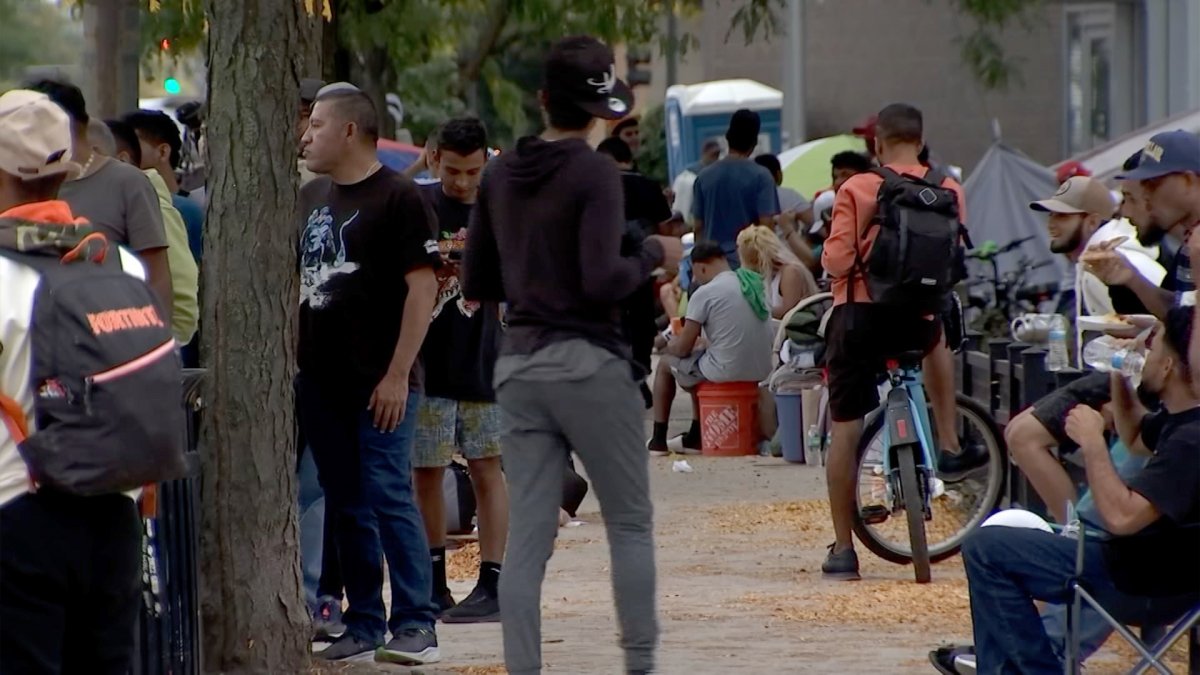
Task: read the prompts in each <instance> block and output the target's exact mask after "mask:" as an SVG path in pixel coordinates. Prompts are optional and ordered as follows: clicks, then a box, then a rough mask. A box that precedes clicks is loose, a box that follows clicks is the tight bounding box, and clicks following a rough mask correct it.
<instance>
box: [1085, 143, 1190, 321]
mask: <svg viewBox="0 0 1200 675" xmlns="http://www.w3.org/2000/svg"><path fill="white" fill-rule="evenodd" d="M1137 158H1138V159H1137V161H1136V162H1134V161H1132V159H1133V158H1131V161H1130V162H1127V163H1126V167H1127V168H1126V169H1125V171H1124V172H1123V174H1122V175H1120V176H1117V180H1119V181H1121V187H1122V190H1128V191H1130V192H1131V193H1132V194H1134V195H1136V197H1137V199H1138V201H1140V202H1142V209H1141V210H1142V212H1143V215H1144V219H1143V220H1142V221H1141V222H1138V221H1135V222H1134V226H1135V227H1136V228H1137V232H1138V239H1139V240H1140V241H1141V242H1142V243H1143V244H1145V245H1148V246H1149V245H1154V244H1157V243H1159V242H1160V241H1161V240H1162V239H1163V238H1164V237H1166V236H1167V235H1168V234H1170V235H1172V236H1173V237H1174V238H1176V239H1177V240H1178V241H1179V242H1181V246H1180V247H1179V250H1178V252H1177V253H1176V254H1175V257H1174V259H1173V260H1172V261H1171V263H1170V265H1169V266H1168V267H1169V272H1168V274H1167V276H1166V278H1165V279H1164V280H1163V282H1162V283H1161V284H1159V285H1155V283H1154V282H1153V281H1151V280H1149V279H1147V278H1145V277H1144V276H1142V275H1141V274H1140V273H1139V271H1138V270H1137V269H1135V268H1134V267H1133V266H1132V265H1130V264H1128V262H1127V261H1126V259H1125V258H1124V257H1123V256H1121V255H1119V254H1117V253H1116V252H1115V251H1113V250H1112V246H1105V245H1100V246H1093V247H1090V248H1089V249H1088V250H1086V251H1084V253H1083V255H1082V256H1080V260H1081V261H1082V262H1083V264H1084V266H1085V268H1086V269H1087V270H1088V271H1089V272H1091V273H1092V274H1095V275H1096V276H1097V277H1098V278H1099V279H1100V280H1101V281H1103V282H1104V283H1106V284H1108V285H1109V286H1124V287H1125V288H1128V289H1130V290H1132V291H1133V292H1134V293H1137V296H1138V298H1140V299H1141V300H1142V302H1143V303H1145V305H1146V308H1147V309H1149V310H1150V313H1151V314H1153V315H1154V316H1156V317H1158V318H1159V319H1160V320H1161V319H1164V318H1165V317H1166V315H1167V312H1168V311H1170V309H1171V308H1172V307H1175V306H1181V305H1188V306H1190V305H1195V304H1196V282H1195V278H1194V276H1193V273H1192V264H1191V260H1190V258H1189V257H1188V242H1189V239H1190V238H1191V236H1192V234H1193V231H1194V230H1195V228H1196V226H1197V225H1200V136H1197V135H1196V134H1193V133H1191V132H1188V131H1183V130H1175V131H1165V132H1162V133H1159V134H1155V135H1154V136H1152V137H1150V141H1149V142H1148V143H1147V144H1146V147H1145V148H1144V149H1143V150H1142V151H1141V152H1140V153H1138V155H1137Z"/></svg>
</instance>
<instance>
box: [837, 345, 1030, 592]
mask: <svg viewBox="0 0 1200 675" xmlns="http://www.w3.org/2000/svg"><path fill="white" fill-rule="evenodd" d="M923 357H924V354H923V353H920V352H911V353H906V354H903V355H901V356H900V357H899V358H897V359H895V360H892V361H889V362H888V367H887V382H888V383H889V384H890V385H891V390H890V391H889V392H888V394H887V399H886V401H885V403H884V404H883V405H882V406H881V407H880V408H879V409H878V410H876V411H875V412H874V413H872V415H871V416H870V417H868V419H867V423H866V426H865V429H864V431H863V437H862V440H861V441H860V442H859V447H858V485H857V489H856V492H857V501H858V504H857V506H858V508H857V510H856V513H855V522H854V531H855V534H856V535H858V538H859V540H861V541H862V543H863V544H864V545H865V546H866V547H867V548H868V549H870V551H871V552H872V553H874V554H875V555H877V556H879V557H881V558H883V559H884V560H887V561H890V562H893V563H897V564H902V565H906V564H909V563H912V565H913V572H914V575H915V576H916V580H917V583H928V582H929V581H930V580H931V579H932V571H931V569H930V566H931V564H932V563H935V562H939V561H942V560H945V559H946V558H949V557H951V556H953V555H954V554H956V553H958V550H959V549H960V548H961V547H962V543H963V541H964V540H965V539H966V537H967V535H968V534H970V533H971V531H973V530H974V529H975V528H976V527H978V526H979V524H980V523H982V522H983V520H984V519H986V518H987V517H988V515H990V514H991V513H992V512H993V511H995V510H996V508H997V507H998V506H999V505H1000V500H1001V499H1002V498H1003V496H1004V481H1005V478H1006V476H1007V475H1008V451H1007V449H1006V448H1005V446H1004V439H1003V436H1002V435H1001V434H1000V430H999V429H998V428H997V426H996V423H995V421H994V420H993V419H992V417H991V415H990V414H989V413H988V411H987V410H985V409H984V408H983V407H982V406H980V405H979V404H978V403H976V402H975V401H973V400H971V399H969V398H967V397H966V396H962V395H961V394H960V395H958V396H957V400H956V408H957V420H956V423H955V424H956V430H957V433H958V438H959V442H960V444H961V445H962V447H963V448H973V449H974V451H975V452H976V453H978V452H985V453H986V461H981V462H978V466H976V467H974V468H971V469H970V470H968V471H963V472H961V473H960V474H959V475H953V476H951V475H945V476H939V475H938V456H939V454H940V453H939V452H938V450H937V448H939V447H944V446H942V445H939V444H938V442H937V441H938V439H937V437H936V430H935V429H934V427H933V426H932V424H931V414H930V408H929V403H928V401H927V399H926V397H925V387H924V384H923V380H922V377H921V360H922V358H923ZM901 512H903V513H904V516H905V517H904V519H903V520H901V519H899V518H897V516H898V515H899V514H900V513H901Z"/></svg>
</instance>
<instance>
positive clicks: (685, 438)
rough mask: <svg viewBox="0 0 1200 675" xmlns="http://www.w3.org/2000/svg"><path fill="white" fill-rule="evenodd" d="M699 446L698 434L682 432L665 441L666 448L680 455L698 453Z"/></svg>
mask: <svg viewBox="0 0 1200 675" xmlns="http://www.w3.org/2000/svg"><path fill="white" fill-rule="evenodd" d="M700 448H701V444H700V434H696V435H694V436H691V435H688V434H686V433H682V434H679V435H678V436H676V437H675V438H672V439H671V440H669V441H667V449H668V450H670V451H671V452H674V453H677V454H680V455H699V454H700Z"/></svg>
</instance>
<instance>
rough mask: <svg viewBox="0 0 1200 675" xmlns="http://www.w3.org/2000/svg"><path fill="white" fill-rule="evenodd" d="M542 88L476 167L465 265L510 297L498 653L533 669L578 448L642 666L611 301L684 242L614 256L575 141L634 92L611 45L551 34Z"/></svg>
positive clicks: (637, 561) (520, 670)
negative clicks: (513, 136) (527, 130)
mask: <svg viewBox="0 0 1200 675" xmlns="http://www.w3.org/2000/svg"><path fill="white" fill-rule="evenodd" d="M539 99H540V101H541V106H542V110H543V112H544V117H545V121H546V125H547V129H546V131H545V132H544V133H543V134H542V136H541V137H540V138H533V137H530V138H523V139H521V140H520V142H519V143H518V144H517V148H516V151H515V152H509V153H505V154H503V155H501V156H500V158H499V159H498V160H495V161H494V163H493V164H492V166H491V167H490V168H489V170H488V173H487V174H486V175H485V176H484V179H483V185H482V186H481V188H480V193H479V201H478V203H477V204H476V208H475V211H474V213H473V214H472V222H471V227H470V230H469V234H468V237H467V248H466V251H465V258H464V266H463V294H464V296H465V297H466V298H467V299H468V300H478V301H482V302H507V303H508V314H507V317H508V330H507V332H506V334H505V336H504V340H503V344H502V346H501V350H500V358H499V359H498V361H497V362H496V377H495V386H496V398H497V402H498V403H499V404H500V408H501V410H502V411H503V413H504V415H505V422H506V423H505V428H506V433H505V434H504V435H503V436H502V438H501V446H502V452H503V457H504V469H505V473H506V475H507V478H508V485H509V494H510V502H511V505H510V510H509V513H510V523H509V535H508V544H509V545H508V551H507V556H506V558H505V562H504V574H503V575H502V576H501V578H500V606H501V607H502V608H503V615H502V624H503V628H504V655H505V661H506V665H507V666H508V671H509V672H510V673H513V674H514V675H529V674H531V673H540V672H541V667H542V661H541V611H540V606H541V594H542V580H543V577H544V576H545V570H546V561H547V560H548V559H549V558H550V555H551V553H553V551H554V538H555V536H556V533H557V529H558V507H559V501H560V499H561V498H562V476H563V472H564V470H565V467H566V463H567V457H568V454H569V452H570V450H571V449H574V450H575V452H577V453H578V454H579V456H580V458H581V459H582V460H583V463H584V466H585V467H586V468H587V473H588V476H589V477H590V478H591V479H592V481H593V483H594V485H595V487H596V493H597V496H598V497H599V499H600V508H601V511H602V513H603V515H604V521H605V527H606V529H607V532H608V538H609V544H610V548H611V552H612V578H613V586H614V594H615V596H616V605H617V616H618V618H619V620H620V624H621V645H622V647H624V649H625V668H626V670H627V671H628V672H630V673H644V672H649V671H650V670H652V669H653V668H654V650H655V645H656V643H657V641H658V622H657V617H656V610H655V571H654V539H653V535H652V531H653V523H652V507H651V505H650V495H649V472H648V470H647V457H646V453H645V451H644V449H643V447H642V414H643V413H642V398H641V396H640V395H639V394H638V389H637V381H636V380H635V377H640V373H635V369H634V366H633V365H632V364H631V361H630V356H631V355H630V348H629V344H628V342H627V341H626V340H625V339H624V338H623V336H622V333H621V324H620V313H619V310H618V303H619V302H620V301H621V300H622V299H624V298H626V297H628V296H629V294H630V293H631V292H633V290H634V289H636V288H637V287H638V286H639V285H641V284H642V283H643V282H644V281H645V280H646V279H647V278H648V277H649V275H650V272H651V271H652V270H653V269H654V268H655V267H657V266H658V265H660V264H664V262H665V264H667V265H671V264H673V263H677V262H678V258H679V256H680V254H681V250H680V248H681V247H680V244H679V242H678V241H677V240H670V239H666V238H663V237H659V236H652V237H648V238H647V239H646V241H645V244H644V246H643V248H642V251H641V252H640V253H639V254H638V255H637V256H636V257H629V258H624V257H622V256H621V254H620V245H621V234H622V231H623V229H624V217H623V208H622V207H623V201H624V200H623V196H622V193H621V177H620V174H619V173H618V171H617V167H616V166H615V165H614V164H613V162H612V161H611V160H610V159H609V158H607V157H602V156H601V155H599V154H597V153H595V152H593V151H592V149H591V147H589V146H588V144H587V142H586V138H587V135H588V131H589V130H590V129H591V127H592V125H593V123H594V122H595V118H596V117H603V118H606V119H614V118H620V117H623V116H624V115H626V114H627V113H628V112H629V110H630V107H631V104H632V94H631V92H630V90H629V87H628V86H627V85H626V84H625V83H623V82H621V81H619V80H617V77H616V68H615V66H614V63H613V55H612V50H610V49H609V48H608V47H607V46H605V45H604V44H602V43H600V42H598V41H596V40H595V39H593V38H589V37H571V38H565V39H563V40H561V41H559V42H558V43H557V44H556V45H555V46H554V47H553V49H552V50H551V52H550V56H549V58H548V59H547V61H546V68H545V80H544V86H543V89H542V91H541V92H540V93H539ZM638 370H639V371H640V369H638Z"/></svg>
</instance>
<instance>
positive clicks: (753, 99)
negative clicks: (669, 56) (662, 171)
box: [665, 79, 783, 181]
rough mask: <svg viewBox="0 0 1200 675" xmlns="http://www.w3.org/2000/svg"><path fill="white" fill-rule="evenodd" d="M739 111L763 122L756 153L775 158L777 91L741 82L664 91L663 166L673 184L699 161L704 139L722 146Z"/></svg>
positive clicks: (779, 121)
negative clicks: (754, 115) (664, 148)
mask: <svg viewBox="0 0 1200 675" xmlns="http://www.w3.org/2000/svg"><path fill="white" fill-rule="evenodd" d="M742 108H746V109H749V110H753V111H755V112H757V113H758V114H759V117H761V118H762V131H761V134H760V137H759V142H758V149H757V150H756V152H757V153H767V152H770V153H775V154H778V153H779V152H780V151H781V150H782V149H783V92H781V91H779V90H778V89H773V88H771V87H768V86H767V85H765V84H762V83H761V82H755V81H754V80H745V79H740V80H718V81H715V82H702V83H700V84H692V85H675V86H673V87H671V88H669V89H668V90H667V102H666V106H665V111H666V112H665V114H666V116H667V119H666V127H667V162H668V167H669V170H670V174H671V180H672V181H673V180H675V177H676V176H678V175H679V174H680V173H682V172H683V170H684V169H686V168H687V167H688V166H690V165H692V164H693V163H695V162H697V161H699V159H700V148H701V147H702V146H703V145H704V142H705V141H707V140H709V139H715V140H717V141H718V142H720V143H721V145H722V147H725V146H726V143H725V131H726V130H727V129H728V128H729V120H730V118H732V117H733V113H734V112H735V111H737V110H740V109H742Z"/></svg>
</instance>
